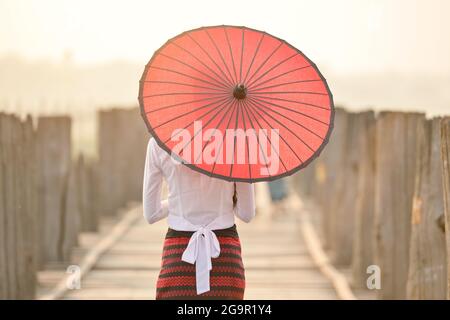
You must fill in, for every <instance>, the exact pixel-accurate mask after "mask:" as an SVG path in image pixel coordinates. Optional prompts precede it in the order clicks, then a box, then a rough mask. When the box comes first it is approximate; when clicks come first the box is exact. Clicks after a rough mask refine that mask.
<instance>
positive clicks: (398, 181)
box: [374, 112, 424, 299]
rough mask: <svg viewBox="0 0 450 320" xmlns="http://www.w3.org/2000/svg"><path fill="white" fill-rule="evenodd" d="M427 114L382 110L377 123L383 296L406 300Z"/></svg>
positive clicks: (378, 246) (377, 224) (380, 293)
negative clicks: (416, 179) (419, 157)
mask: <svg viewBox="0 0 450 320" xmlns="http://www.w3.org/2000/svg"><path fill="white" fill-rule="evenodd" d="M423 121H424V115H423V114H417V113H401V112H381V113H380V114H379V116H378V119H377V124H376V126H377V127H376V132H377V135H376V152H377V155H376V166H377V170H376V184H375V213H374V216H375V218H374V219H375V237H376V245H375V257H376V259H375V261H376V265H378V266H379V267H380V269H381V272H382V277H381V290H378V297H379V298H380V299H405V297H406V281H407V276H408V264H409V243H410V232H411V210H412V199H413V193H414V174H415V167H416V159H417V153H418V150H417V138H418V128H419V126H420V125H421V123H422V122H423Z"/></svg>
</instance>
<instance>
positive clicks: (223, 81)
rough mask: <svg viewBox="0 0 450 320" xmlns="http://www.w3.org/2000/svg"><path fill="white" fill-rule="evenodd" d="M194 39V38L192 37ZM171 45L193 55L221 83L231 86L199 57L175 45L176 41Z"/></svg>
mask: <svg viewBox="0 0 450 320" xmlns="http://www.w3.org/2000/svg"><path fill="white" fill-rule="evenodd" d="M191 39H192V37H191ZM170 43H172V44H173V45H175V46H177V47H178V48H180V49H181V50H183V51H185V52H187V53H188V54H189V55H191V56H192V57H193V58H194V59H195V60H197V61H198V62H200V63H201V64H202V65H203V66H204V67H205V68H207V69H208V70H209V71H210V72H212V73H213V74H214V75H215V76H216V77H217V78H218V79H220V82H221V83H222V84H223V85H224V86H225V87H227V86H231V85H232V84H230V83H227V79H226V78H223V77H222V76H220V75H219V74H217V72H215V71H214V70H213V69H211V68H210V67H209V66H208V65H207V64H206V63H204V62H203V61H202V60H201V59H199V58H198V57H197V56H195V55H194V54H193V53H192V52H190V51H189V50H187V49H185V48H183V47H182V46H180V45H179V44H177V43H175V42H174V41H171V42H170Z"/></svg>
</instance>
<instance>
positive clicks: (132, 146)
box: [98, 109, 150, 215]
mask: <svg viewBox="0 0 450 320" xmlns="http://www.w3.org/2000/svg"><path fill="white" fill-rule="evenodd" d="M98 119H99V120H98V121H99V132H98V134H99V139H98V145H99V162H98V169H99V193H100V198H101V200H100V203H101V206H102V209H101V211H102V212H103V214H107V215H113V214H115V212H116V211H117V209H119V208H120V207H122V206H124V205H126V203H127V202H128V201H130V200H140V199H141V197H142V175H143V170H144V160H145V151H146V147H147V142H148V139H149V137H150V135H149V134H148V132H147V131H146V130H147V129H146V128H145V125H144V124H143V122H142V119H141V118H140V115H139V112H138V110H137V109H112V110H104V111H100V112H99V113H98Z"/></svg>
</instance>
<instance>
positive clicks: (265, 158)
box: [242, 101, 271, 177]
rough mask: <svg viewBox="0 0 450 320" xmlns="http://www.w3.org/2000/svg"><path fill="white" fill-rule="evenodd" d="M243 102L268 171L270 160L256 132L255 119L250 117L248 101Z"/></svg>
mask: <svg viewBox="0 0 450 320" xmlns="http://www.w3.org/2000/svg"><path fill="white" fill-rule="evenodd" d="M242 103H243V104H244V110H245V113H246V114H247V118H248V120H249V121H250V125H251V126H252V128H253V132H254V134H255V137H256V142H257V143H258V146H259V150H261V154H262V155H263V157H264V162H265V165H266V168H267V172H269V169H268V164H269V162H268V161H267V157H266V154H265V153H264V150H263V149H262V147H261V144H260V143H259V136H258V135H257V134H256V130H255V126H254V125H253V121H252V119H251V118H250V115H249V112H248V109H247V101H243V102H242ZM270 176H271V174H270V173H269V177H270Z"/></svg>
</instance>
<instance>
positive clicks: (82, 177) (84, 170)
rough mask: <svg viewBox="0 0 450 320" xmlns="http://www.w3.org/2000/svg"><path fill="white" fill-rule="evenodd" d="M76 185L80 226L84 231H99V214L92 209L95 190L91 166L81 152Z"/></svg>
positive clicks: (77, 165) (77, 166) (77, 164)
mask: <svg viewBox="0 0 450 320" xmlns="http://www.w3.org/2000/svg"><path fill="white" fill-rule="evenodd" d="M75 171H76V179H77V181H76V187H77V192H76V193H77V195H78V198H77V207H78V210H79V213H80V228H81V231H84V232H95V231H97V224H98V221H97V215H96V212H95V211H94V210H92V202H91V201H95V200H96V199H95V197H91V192H93V191H94V188H95V186H94V185H93V183H94V181H91V176H90V175H91V174H92V172H91V166H90V165H89V164H88V163H86V161H85V158H84V156H83V154H80V155H79V157H78V160H77V163H76V168H75Z"/></svg>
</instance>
